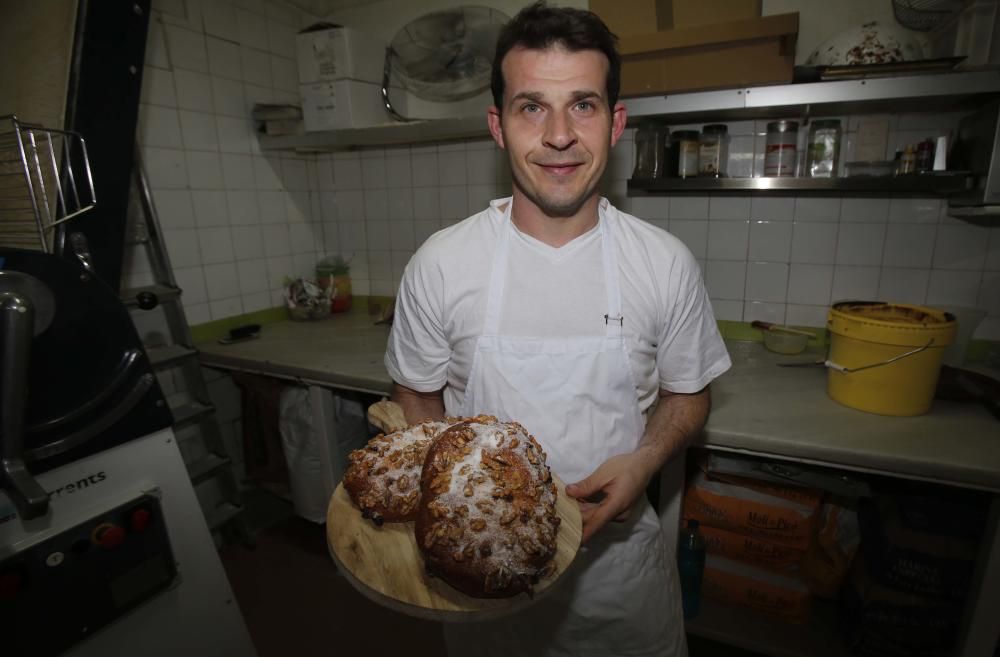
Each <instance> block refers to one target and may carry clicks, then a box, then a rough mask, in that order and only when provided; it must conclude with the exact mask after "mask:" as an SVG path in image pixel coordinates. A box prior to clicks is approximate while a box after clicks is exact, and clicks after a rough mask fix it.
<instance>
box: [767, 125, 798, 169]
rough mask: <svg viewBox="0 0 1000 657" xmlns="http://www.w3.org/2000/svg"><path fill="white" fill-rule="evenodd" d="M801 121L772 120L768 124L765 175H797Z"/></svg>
mask: <svg viewBox="0 0 1000 657" xmlns="http://www.w3.org/2000/svg"><path fill="white" fill-rule="evenodd" d="M798 144H799V122H798V121H772V122H771V123H768V124H767V145H766V146H765V148H764V175H765V176H767V177H779V178H782V177H787V176H794V175H795V164H796V162H797V161H798Z"/></svg>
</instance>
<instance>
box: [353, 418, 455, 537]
mask: <svg viewBox="0 0 1000 657" xmlns="http://www.w3.org/2000/svg"><path fill="white" fill-rule="evenodd" d="M452 424H453V422H421V423H420V424H415V425H413V426H410V427H407V428H406V429H403V430H401V431H394V432H392V433H388V434H379V435H377V436H375V437H374V438H372V439H371V440H369V441H368V444H367V445H365V446H364V447H362V448H361V449H356V450H354V451H353V452H351V453H350V455H349V456H348V459H349V460H350V465H349V466H348V468H347V472H345V473H344V489H345V490H347V492H348V494H349V495H350V496H351V499H352V500H354V503H355V504H356V505H357V506H358V508H359V509H361V513H362V515H364V517H365V518H368V519H370V520H372V521H373V522H375V524H377V525H381V524H382V522H383V521H388V522H404V521H407V520H415V519H416V517H417V503H418V502H419V501H420V472H421V470H422V468H423V465H424V459H425V457H426V456H427V450H428V449H429V448H430V446H431V443H432V442H433V441H434V438H436V437H437V435H438V434H439V433H441V431H443V430H444V429H447V428H448V427H449V426H451V425H452Z"/></svg>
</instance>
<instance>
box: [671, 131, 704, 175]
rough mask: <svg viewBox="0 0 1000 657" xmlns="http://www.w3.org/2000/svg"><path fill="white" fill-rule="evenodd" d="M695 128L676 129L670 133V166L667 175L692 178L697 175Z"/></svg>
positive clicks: (696, 134)
mask: <svg viewBox="0 0 1000 657" xmlns="http://www.w3.org/2000/svg"><path fill="white" fill-rule="evenodd" d="M699 137H700V135H699V134H698V132H697V131H696V130H678V131H677V132H673V133H671V134H670V144H671V149H670V150H671V155H672V157H671V167H670V171H669V173H668V175H671V176H676V177H678V178H692V177H694V176H697V175H698V146H699V143H698V140H699Z"/></svg>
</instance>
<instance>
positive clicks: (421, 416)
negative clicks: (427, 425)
mask: <svg viewBox="0 0 1000 657" xmlns="http://www.w3.org/2000/svg"><path fill="white" fill-rule="evenodd" d="M390 399H391V400H392V401H394V402H396V403H397V404H399V405H400V406H401V407H402V408H403V415H405V416H406V421H407V422H409V423H410V424H416V423H417V422H422V421H423V420H443V419H444V388H441V389H440V390H436V391H434V392H417V391H416V390H413V389H412V388H407V387H406V386H403V385H400V384H398V383H396V382H395V381H393V383H392V395H391V396H390Z"/></svg>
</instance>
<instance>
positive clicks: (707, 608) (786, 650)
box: [685, 598, 852, 657]
mask: <svg viewBox="0 0 1000 657" xmlns="http://www.w3.org/2000/svg"><path fill="white" fill-rule="evenodd" d="M685 626H686V628H687V631H688V632H689V633H691V634H694V635H696V636H700V637H704V638H706V639H710V640H712V641H718V642H720V643H726V644H728V645H732V646H736V647H738V648H742V649H743V650H750V651H752V652H755V653H760V654H762V655H769V656H770V657H802V655H809V656H810V657H849V656H850V655H851V654H852V653H851V652H850V651H849V650H848V649H847V646H845V645H844V640H843V638H842V637H841V635H840V632H839V627H840V624H839V622H838V618H837V609H836V606H835V604H834V603H832V602H826V601H824V600H819V599H815V598H814V599H813V601H812V610H811V613H810V616H809V619H808V620H807V621H806V622H805V623H803V624H801V625H793V624H790V623H787V622H783V621H781V620H778V619H776V618H774V617H771V616H766V615H764V614H761V613H760V612H758V611H755V610H753V609H746V608H743V607H731V606H728V605H725V604H722V603H719V602H715V601H712V600H705V599H702V602H701V613H700V614H698V616H697V618H694V619H692V620H688V621H686V622H685Z"/></svg>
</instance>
